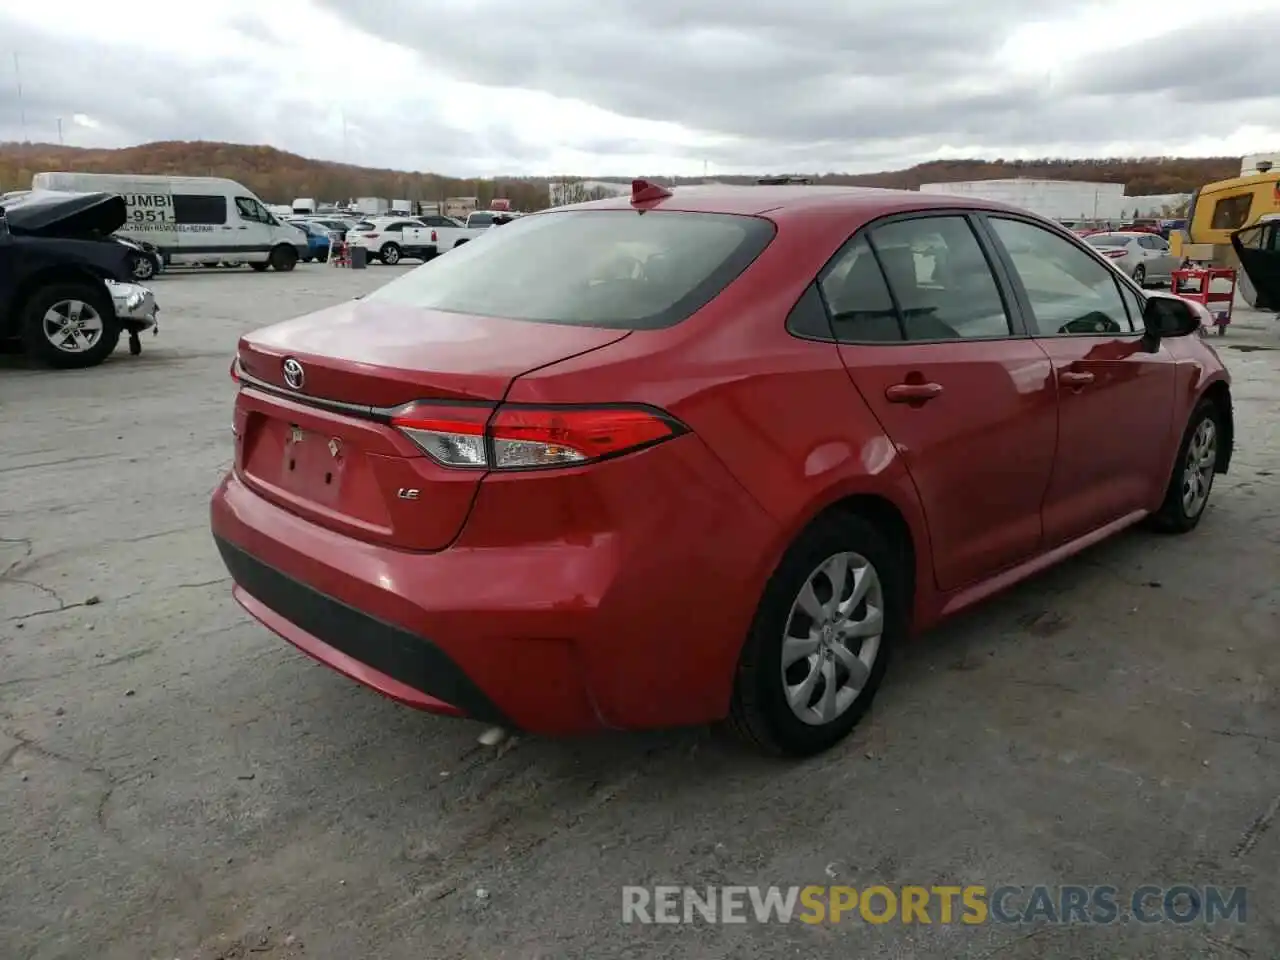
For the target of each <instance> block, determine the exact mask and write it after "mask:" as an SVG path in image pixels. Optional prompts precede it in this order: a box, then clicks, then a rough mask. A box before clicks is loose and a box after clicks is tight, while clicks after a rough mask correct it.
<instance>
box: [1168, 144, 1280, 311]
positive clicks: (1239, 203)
mask: <svg viewBox="0 0 1280 960" xmlns="http://www.w3.org/2000/svg"><path fill="white" fill-rule="evenodd" d="M1277 216H1280V171H1276V170H1273V169H1272V168H1271V164H1270V163H1269V162H1262V163H1259V164H1258V169H1257V171H1256V172H1255V173H1250V174H1247V175H1246V176H1242V177H1232V178H1231V179H1230V180H1219V181H1218V182H1217V183H1207V184H1205V185H1204V186H1203V187H1201V188H1200V189H1199V190H1197V191H1196V192H1195V193H1193V194H1192V195H1191V205H1190V207H1189V208H1188V209H1187V225H1186V227H1185V228H1184V229H1183V230H1178V231H1175V232H1174V233H1173V234H1172V235H1171V236H1170V237H1169V245H1170V247H1171V248H1172V252H1173V254H1174V255H1175V256H1179V257H1188V258H1190V259H1192V260H1212V261H1213V262H1214V263H1215V264H1220V265H1222V266H1229V267H1235V268H1236V269H1237V270H1239V269H1240V263H1239V258H1238V257H1237V256H1236V253H1235V251H1234V250H1233V249H1232V247H1231V234H1232V233H1234V232H1235V231H1236V230H1239V229H1241V228H1242V227H1249V226H1253V225H1254V224H1255V223H1258V222H1260V221H1262V220H1266V219H1273V218H1275V217H1277ZM1240 293H1241V294H1242V295H1243V296H1244V298H1245V300H1246V301H1248V303H1249V304H1250V305H1252V304H1253V303H1254V300H1255V299H1256V296H1255V293H1254V290H1253V285H1252V284H1251V283H1250V282H1249V279H1248V277H1246V276H1245V275H1244V274H1243V272H1242V273H1241V274H1240Z"/></svg>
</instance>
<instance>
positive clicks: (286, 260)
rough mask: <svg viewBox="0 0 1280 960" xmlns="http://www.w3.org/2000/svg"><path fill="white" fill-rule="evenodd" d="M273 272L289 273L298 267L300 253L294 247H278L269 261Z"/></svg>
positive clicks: (272, 252)
mask: <svg viewBox="0 0 1280 960" xmlns="http://www.w3.org/2000/svg"><path fill="white" fill-rule="evenodd" d="M268 262H269V263H270V264H271V269H272V270H278V271H280V272H281V273H288V272H289V271H290V270H292V269H293V268H294V267H296V266H297V265H298V251H297V250H295V249H293V247H276V248H275V249H274V250H272V251H271V257H270V259H269V261H268Z"/></svg>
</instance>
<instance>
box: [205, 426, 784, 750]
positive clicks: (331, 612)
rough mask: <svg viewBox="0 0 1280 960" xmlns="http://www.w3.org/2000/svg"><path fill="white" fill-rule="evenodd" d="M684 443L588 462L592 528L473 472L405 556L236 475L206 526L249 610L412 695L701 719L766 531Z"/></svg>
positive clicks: (744, 622) (750, 597)
mask: <svg viewBox="0 0 1280 960" xmlns="http://www.w3.org/2000/svg"><path fill="white" fill-rule="evenodd" d="M685 439H686V440H688V442H687V443H684V442H673V443H670V444H663V445H662V447H661V448H657V449H655V450H652V451H646V452H643V453H640V454H638V455H636V456H635V457H631V458H624V460H630V461H635V463H633V464H632V465H631V467H627V466H626V465H625V464H622V461H615V462H614V463H613V464H611V465H606V464H601V465H600V468H599V470H598V472H599V474H601V475H603V476H604V477H605V479H604V480H603V481H601V482H599V483H596V482H595V481H594V480H593V489H594V492H595V494H596V496H595V499H596V500H597V501H599V502H600V503H601V504H602V506H604V507H608V508H609V509H607V510H605V511H602V516H603V517H607V519H608V522H609V523H611V524H615V525H616V528H615V529H612V530H608V531H604V532H594V533H592V532H590V531H586V532H584V531H582V530H581V529H579V530H577V531H574V530H568V531H566V530H565V529H564V527H563V523H564V519H563V518H567V517H570V516H571V515H572V514H573V513H574V512H575V511H576V513H577V514H578V516H577V518H576V519H577V520H578V522H579V523H580V524H582V525H589V523H590V522H591V517H590V514H591V512H592V509H593V504H591V502H590V501H589V500H587V499H585V497H584V494H583V493H582V492H581V491H578V492H575V493H573V494H572V495H571V496H570V499H572V500H573V501H574V503H575V504H576V507H575V506H573V505H572V504H561V503H556V502H554V501H551V500H547V499H546V498H544V497H541V496H539V497H538V500H539V502H540V503H542V505H543V509H542V510H541V511H536V510H525V509H517V510H509V509H503V507H504V506H505V507H508V508H509V507H511V506H512V505H513V500H514V499H518V498H520V497H523V496H524V495H525V494H523V493H521V492H516V491H514V490H512V491H508V492H507V493H505V494H504V493H502V492H501V491H500V490H497V488H500V487H501V485H502V481H495V483H494V484H493V485H492V486H490V482H489V481H488V480H486V481H485V482H484V483H483V484H482V485H481V490H480V494H479V495H478V497H477V506H476V507H475V508H474V509H473V516H472V519H470V520H468V523H467V526H466V527H465V528H464V530H463V534H462V536H461V537H460V538H459V539H458V541H457V542H455V543H454V544H453V545H452V546H451V547H449V548H448V549H445V550H442V551H439V552H436V553H414V552H409V551H404V550H398V549H394V548H389V547H385V546H381V545H377V544H371V543H366V542H363V541H359V540H355V539H352V538H350V537H347V536H345V535H343V534H340V533H337V532H335V531H333V530H330V529H327V528H325V527H322V526H319V525H318V524H315V523H312V522H310V521H308V520H305V519H303V518H301V517H299V516H296V515H294V514H293V513H290V512H288V511H287V510H285V509H283V508H281V507H279V506H276V505H275V504H273V503H271V502H269V501H267V500H265V499H263V498H262V497H260V496H259V495H258V494H256V493H255V492H254V491H253V490H251V489H250V488H248V487H247V486H246V485H245V484H244V483H243V482H241V480H240V479H239V478H238V477H237V476H236V475H235V474H234V473H232V474H229V475H228V476H227V478H226V479H225V480H224V481H223V482H222V484H221V485H220V486H219V487H218V489H217V491H216V492H215V494H214V497H213V501H212V505H211V524H212V528H213V533H214V537H215V540H216V542H217V545H218V549H219V551H220V552H221V554H222V557H223V560H224V562H225V563H226V565H227V568H228V570H229V571H230V573H231V575H232V579H233V581H234V583H235V587H234V595H235V598H236V599H237V600H238V601H239V602H240V604H241V605H242V606H243V607H244V608H245V609H246V610H247V611H248V612H249V613H250V614H252V615H253V616H254V617H255V618H257V619H258V620H259V621H261V622H262V623H263V624H264V625H265V626H267V627H268V628H269V629H271V630H272V631H274V632H275V633H277V634H279V635H280V636H282V637H283V638H284V639H286V640H287V641H289V642H290V643H292V644H293V645H294V646H296V647H298V648H300V649H301V650H303V651H304V652H306V653H307V654H309V655H310V656H312V657H314V658H315V659H317V660H319V661H321V662H322V663H325V664H327V665H328V666H330V667H333V668H334V669H336V670H338V671H340V672H341V673H344V674H346V675H347V676H349V677H351V678H353V679H355V680H357V681H359V682H361V683H364V684H366V685H367V686H370V687H372V688H373V689H375V690H377V691H379V692H381V693H383V694H384V695H386V696H388V697H391V698H392V699H395V700H398V701H400V702H402V703H405V704H407V705H409V706H413V707H416V708H418V709H422V710H427V711H430V712H433V713H442V714H449V715H454V716H467V717H471V718H474V719H477V720H482V721H485V722H489V723H495V724H501V725H503V726H508V727H512V728H515V729H522V730H527V731H530V732H534V733H543V734H571V733H582V732H588V731H592V730H600V729H620V728H629V729H638V728H648V727H663V726H676V725H685V724H694V723H702V722H707V721H711V720H715V719H719V718H720V717H723V716H724V715H725V713H726V712H727V710H728V703H729V697H730V693H731V691H732V682H733V673H734V665H735V664H736V662H737V656H738V651H739V649H740V647H741V643H742V639H743V638H744V637H745V635H746V631H747V629H748V627H749V625H750V621H751V618H752V616H753V615H754V611H755V606H756V603H757V602H758V599H759V590H760V589H761V587H762V583H763V579H764V577H765V576H767V568H768V567H769V566H771V565H770V564H769V563H768V562H767V561H768V558H767V557H766V556H765V553H766V550H767V545H771V544H773V543H774V542H775V541H776V537H777V531H776V527H775V525H774V523H773V522H772V521H771V520H770V519H768V518H767V517H766V516H765V515H764V513H763V512H762V511H761V510H760V509H759V507H758V506H757V505H756V504H755V503H754V501H751V500H750V499H748V498H747V495H746V494H745V492H743V491H742V488H741V487H740V486H738V485H737V484H735V483H733V482H732V481H730V482H728V483H723V484H722V483H720V482H719V479H720V477H719V476H713V477H712V478H711V481H710V482H709V483H707V484H701V483H699V481H698V479H697V478H698V476H699V472H700V471H704V470H705V471H710V472H711V473H712V474H714V473H715V471H721V472H722V475H723V476H725V477H727V474H723V467H721V466H720V465H719V463H718V461H715V460H714V459H713V458H712V457H711V456H710V454H709V452H707V451H706V449H705V447H703V446H702V444H701V442H700V441H698V440H696V439H695V438H692V437H689V438H685ZM663 448H668V449H663ZM677 448H680V449H677ZM641 461H645V462H647V463H648V464H649V465H648V466H646V465H645V463H644V462H641ZM637 463H638V465H637ZM654 465H658V466H654ZM610 473H613V474H614V475H615V477H614V479H612V480H611V479H609V476H610ZM702 476H703V477H706V476H707V473H706V472H703V473H702ZM676 477H678V478H679V479H680V480H681V481H682V483H683V487H674V488H673V487H672V485H671V483H669V482H668V483H663V484H662V485H661V486H654V484H655V483H656V482H658V481H659V480H660V479H663V478H666V479H671V478H676ZM522 482H523V481H522ZM534 482H535V483H537V482H539V481H534ZM624 484H625V489H624ZM611 486H617V490H616V491H614V490H613V489H611ZM654 489H666V490H672V491H673V494H671V495H668V496H665V497H664V496H658V495H648V496H646V495H645V493H644V492H643V491H647V490H654ZM486 491H487V492H486ZM495 491H496V492H495ZM638 491H639V492H638ZM486 498H491V499H489V505H488V506H486V505H485V501H486ZM615 500H616V504H617V506H618V507H619V509H616V510H615V509H612V508H613V507H614V505H615V503H614V502H613V501H615ZM499 503H500V504H501V505H502V506H499V505H497V504H499ZM477 515H480V518H479V519H478V518H477ZM485 516H488V517H490V518H492V519H488V520H486V519H483V517H485ZM584 517H585V518H586V519H585V520H584V519H583V518H584ZM558 524H559V525H558Z"/></svg>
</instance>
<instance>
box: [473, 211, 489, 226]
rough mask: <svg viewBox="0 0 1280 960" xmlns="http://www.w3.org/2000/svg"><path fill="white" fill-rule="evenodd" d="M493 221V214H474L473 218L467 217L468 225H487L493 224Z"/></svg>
mask: <svg viewBox="0 0 1280 960" xmlns="http://www.w3.org/2000/svg"><path fill="white" fill-rule="evenodd" d="M492 221H493V214H492V213H473V214H472V215H471V216H469V217H467V223H479V224H486V223H491V222H492Z"/></svg>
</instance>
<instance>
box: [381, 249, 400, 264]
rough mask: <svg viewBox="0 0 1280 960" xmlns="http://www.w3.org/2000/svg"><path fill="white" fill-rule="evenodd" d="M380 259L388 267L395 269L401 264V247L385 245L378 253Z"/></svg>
mask: <svg viewBox="0 0 1280 960" xmlns="http://www.w3.org/2000/svg"><path fill="white" fill-rule="evenodd" d="M378 257H379V259H381V260H382V262H383V263H385V264H386V265H387V266H389V267H394V266H395V265H396V264H397V263H399V262H400V247H399V246H397V245H396V244H394V243H384V244H383V245H382V249H381V250H379V251H378Z"/></svg>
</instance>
